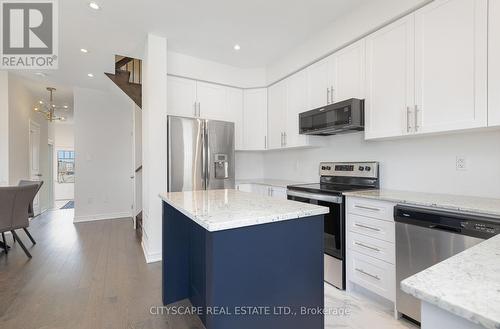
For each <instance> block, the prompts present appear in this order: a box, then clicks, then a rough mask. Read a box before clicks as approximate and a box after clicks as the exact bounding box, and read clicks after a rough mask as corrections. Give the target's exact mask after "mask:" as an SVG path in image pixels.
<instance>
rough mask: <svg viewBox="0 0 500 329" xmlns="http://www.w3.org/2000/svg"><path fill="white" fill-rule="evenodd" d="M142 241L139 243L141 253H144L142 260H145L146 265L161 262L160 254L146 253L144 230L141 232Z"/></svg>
mask: <svg viewBox="0 0 500 329" xmlns="http://www.w3.org/2000/svg"><path fill="white" fill-rule="evenodd" d="M142 232H143V233H142V241H141V247H142V252H143V253H144V258H145V259H146V263H148V264H150V263H156V262H161V260H162V253H161V252H157V253H150V252H149V251H148V247H147V237H146V235H145V234H144V230H142Z"/></svg>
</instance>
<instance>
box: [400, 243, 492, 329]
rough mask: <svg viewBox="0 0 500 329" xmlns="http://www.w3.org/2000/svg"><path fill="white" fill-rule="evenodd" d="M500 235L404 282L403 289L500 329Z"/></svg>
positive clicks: (473, 319) (474, 321)
mask: <svg viewBox="0 0 500 329" xmlns="http://www.w3.org/2000/svg"><path fill="white" fill-rule="evenodd" d="M499 259H500V235H497V236H495V237H492V238H490V239H489V240H486V241H484V242H481V243H480V244H477V245H475V246H474V247H471V248H469V249H467V250H465V251H463V252H461V253H459V254H457V255H455V256H453V257H450V258H448V259H446V260H444V261H442V262H441V263H438V264H436V265H434V266H431V267H429V268H428V269H426V270H424V271H422V272H419V273H417V274H415V275H413V276H411V277H409V278H407V279H405V280H403V281H401V289H403V291H405V292H407V293H408V294H410V295H412V296H414V297H416V298H418V299H421V300H423V301H425V302H427V303H430V304H433V305H435V306H437V307H439V308H441V309H443V310H446V311H448V312H450V313H452V314H455V315H458V316H460V317H462V318H465V319H467V320H469V321H471V322H473V323H477V324H479V325H481V326H483V327H485V328H489V329H497V328H500V307H499V305H500V262H499Z"/></svg>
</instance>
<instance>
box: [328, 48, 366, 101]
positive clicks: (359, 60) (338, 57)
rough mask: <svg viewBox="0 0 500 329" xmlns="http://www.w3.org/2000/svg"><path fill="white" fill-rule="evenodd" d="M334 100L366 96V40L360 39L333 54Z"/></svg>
mask: <svg viewBox="0 0 500 329" xmlns="http://www.w3.org/2000/svg"><path fill="white" fill-rule="evenodd" d="M333 58H334V59H333V62H332V64H333V65H334V69H333V71H331V72H333V74H334V81H333V91H332V92H333V94H332V95H331V96H330V97H331V98H332V99H333V102H340V101H344V100H346V99H350V98H360V99H363V98H365V91H364V88H365V40H364V39H363V40H361V41H358V42H356V43H353V44H352V45H350V46H348V47H345V48H344V49H342V50H340V51H338V52H336V53H335V54H334V55H333Z"/></svg>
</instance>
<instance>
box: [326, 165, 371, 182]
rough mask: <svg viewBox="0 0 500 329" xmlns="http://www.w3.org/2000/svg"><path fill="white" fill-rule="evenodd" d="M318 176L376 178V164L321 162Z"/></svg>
mask: <svg viewBox="0 0 500 329" xmlns="http://www.w3.org/2000/svg"><path fill="white" fill-rule="evenodd" d="M319 174H320V176H345V177H364V178H378V162H321V163H320V165H319Z"/></svg>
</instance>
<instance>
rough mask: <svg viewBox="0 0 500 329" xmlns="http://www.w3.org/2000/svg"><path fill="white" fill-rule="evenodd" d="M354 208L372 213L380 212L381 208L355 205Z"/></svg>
mask: <svg viewBox="0 0 500 329" xmlns="http://www.w3.org/2000/svg"><path fill="white" fill-rule="evenodd" d="M354 208H358V209H364V210H371V211H380V209H379V208H374V207H367V206H360V205H357V204H356V205H354Z"/></svg>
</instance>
